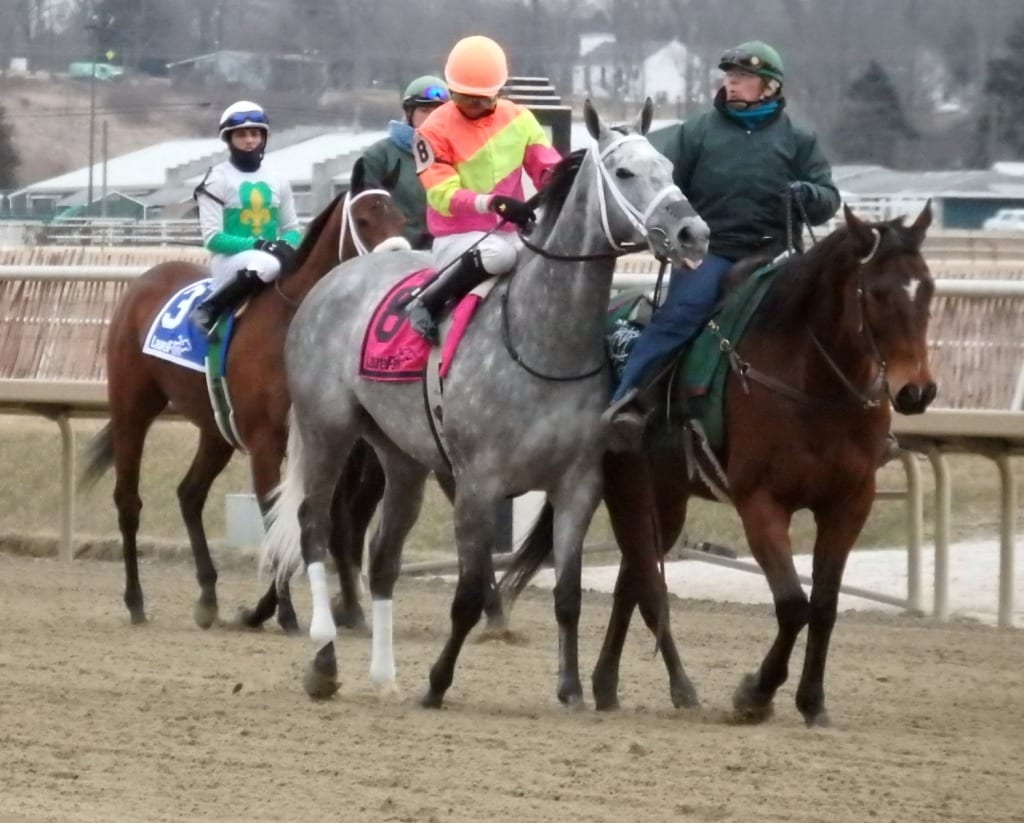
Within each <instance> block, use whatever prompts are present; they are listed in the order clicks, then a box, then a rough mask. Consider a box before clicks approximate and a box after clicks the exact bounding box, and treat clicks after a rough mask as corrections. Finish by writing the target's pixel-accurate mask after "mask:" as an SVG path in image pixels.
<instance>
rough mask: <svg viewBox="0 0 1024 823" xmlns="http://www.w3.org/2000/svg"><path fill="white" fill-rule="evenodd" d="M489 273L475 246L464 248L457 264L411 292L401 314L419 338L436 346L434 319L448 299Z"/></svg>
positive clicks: (462, 293)
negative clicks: (468, 249)
mask: <svg viewBox="0 0 1024 823" xmlns="http://www.w3.org/2000/svg"><path fill="white" fill-rule="evenodd" d="M492 276H493V275H491V273H490V272H488V271H487V270H485V269H484V264H483V261H482V260H481V259H480V252H479V251H477V250H476V249H473V250H472V251H467V252H466V253H465V254H463V255H462V257H460V258H459V262H458V263H456V264H455V265H454V266H452V267H451V268H450V269H448V271H446V272H445V273H444V274H442V275H441V276H440V277H438V278H437V280H435V281H434V282H433V283H431V284H430V285H429V286H427V287H426V288H425V289H423V290H422V291H421V292H419V293H418V294H416V295H414V296H413V299H412V300H411V301H410V302H409V303H408V304H406V307H405V313H406V315H407V316H408V317H409V325H410V326H412V329H413V331H415V332H416V333H417V334H418V335H419V336H420V337H422V338H424V339H425V340H427V341H429V342H430V343H432V344H434V345H436V344H437V343H438V336H437V318H438V317H439V316H440V314H441V311H442V310H443V309H444V307H445V304H447V303H448V302H449V301H450V300H459V299H461V298H463V297H465V296H466V295H467V294H469V293H470V292H471V291H472V290H473V289H475V288H476V287H477V286H479V285H480V284H481V283H483V282H484V280H486V279H487V278H488V277H492Z"/></svg>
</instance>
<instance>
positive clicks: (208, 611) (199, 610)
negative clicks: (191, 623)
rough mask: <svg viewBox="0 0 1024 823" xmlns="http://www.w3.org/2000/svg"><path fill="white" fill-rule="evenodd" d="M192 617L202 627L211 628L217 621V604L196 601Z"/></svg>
mask: <svg viewBox="0 0 1024 823" xmlns="http://www.w3.org/2000/svg"><path fill="white" fill-rule="evenodd" d="M192 617H193V618H194V619H195V621H196V625H197V626H198V627H199V628H200V629H208V628H210V626H212V625H213V624H214V623H216V622H217V604H216V603H214V604H213V605H210V604H209V603H203V602H199V603H196V607H195V609H194V610H193V611H192Z"/></svg>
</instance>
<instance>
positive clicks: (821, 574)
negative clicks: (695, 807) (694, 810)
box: [502, 204, 936, 725]
mask: <svg viewBox="0 0 1024 823" xmlns="http://www.w3.org/2000/svg"><path fill="white" fill-rule="evenodd" d="M930 223H931V206H930V204H929V205H928V206H926V207H925V209H924V211H922V213H921V214H920V216H918V218H917V219H916V220H915V222H914V223H913V225H911V226H909V227H906V226H904V225H903V222H902V221H891V222H885V223H866V222H863V221H861V220H859V219H858V218H857V217H856V216H855V215H854V214H853V213H851V212H850V211H849V210H848V209H847V210H846V226H845V227H841V228H839V229H837V230H836V231H834V232H833V233H832V234H830V235H829V236H828V237H826V238H825V239H824V240H822V241H821V242H820V243H819V244H817V245H816V246H815V247H814V248H813V249H811V250H810V251H809V252H808V253H807V254H805V255H803V256H799V257H793V258H790V259H789V260H788V261H787V262H786V263H785V264H784V265H783V268H782V269H781V270H780V271H779V272H778V273H777V274H776V276H775V281H774V284H773V285H772V286H771V287H770V289H769V291H768V292H767V294H766V295H765V298H764V300H763V302H762V303H761V305H760V307H759V308H758V310H757V312H756V314H755V315H754V317H753V319H752V320H751V324H750V326H749V327H748V329H747V331H746V333H745V334H744V335H743V337H742V338H741V340H740V342H739V344H738V345H737V346H736V354H737V359H736V361H735V364H736V366H737V369H734V370H733V371H731V372H730V374H729V376H728V378H727V384H726V390H725V407H724V425H725V444H724V447H723V448H722V449H721V450H719V452H718V453H717V455H716V457H717V460H718V462H719V463H720V465H721V467H722V468H723V474H724V478H725V480H726V481H727V483H726V484H725V489H724V491H725V495H726V496H727V497H728V499H729V500H730V501H731V503H732V504H733V505H734V506H735V507H736V510H737V512H738V513H739V516H740V518H741V520H742V522H743V527H744V531H745V533H746V536H747V541H748V543H749V545H750V550H751V553H752V554H753V556H754V558H755V559H756V560H757V562H758V564H759V565H760V566H761V569H762V570H763V571H764V573H765V576H766V577H767V579H768V585H769V587H770V588H771V591H772V596H773V598H774V601H775V615H776V619H777V621H778V634H777V635H776V638H775V641H774V642H773V643H772V645H771V647H770V649H769V650H768V653H767V655H766V656H765V658H764V660H763V661H762V662H761V666H760V668H759V669H758V671H757V672H756V674H748V675H746V676H745V677H744V678H743V680H742V682H741V683H740V685H739V688H738V689H737V690H736V693H735V695H734V696H733V705H734V709H735V712H736V716H737V718H738V719H740V720H743V721H746V722H759V721H762V720H764V719H766V718H767V717H769V716H770V715H771V712H772V700H773V698H774V696H775V692H776V691H777V690H778V688H779V687H780V686H781V685H782V684H783V683H784V682H785V680H786V677H787V675H788V666H789V658H790V655H791V653H792V651H793V646H794V643H795V642H796V639H797V636H798V634H799V633H800V631H801V630H802V629H803V627H804V626H805V625H806V626H808V638H807V652H806V656H805V658H804V667H803V673H802V675H801V678H800V684H799V686H798V687H797V692H796V705H797V708H798V709H799V711H800V712H801V713H802V714H803V716H804V719H805V721H806V722H807V724H808V725H815V724H816V725H825V724H827V723H828V714H827V712H826V709H825V691H824V676H825V658H826V656H827V653H828V646H829V640H830V638H831V635H832V628H833V626H834V624H835V619H836V604H837V601H838V596H839V585H840V582H841V580H842V576H843V568H844V566H845V564H846V558H847V556H848V554H849V552H850V549H851V548H852V547H853V544H854V542H855V541H856V539H857V536H858V535H859V534H860V531H861V528H862V527H863V525H864V522H865V520H866V519H867V516H868V514H869V512H870V511H871V506H872V503H873V501H874V498H875V471H876V468H877V466H878V464H879V461H880V458H881V457H882V454H883V451H884V449H885V444H886V437H887V434H888V431H889V422H890V416H891V408H890V405H891V407H892V408H895V409H896V411H898V412H900V413H902V414H919V413H921V412H923V411H924V410H925V409H926V408H927V406H928V405H929V404H930V403H931V401H932V400H933V399H934V397H935V390H936V388H935V383H934V381H933V380H932V376H931V373H930V371H929V367H928V349H927V337H926V334H927V327H928V316H929V304H930V302H931V298H932V293H933V291H934V283H933V281H932V278H931V275H930V274H929V272H928V267H927V265H926V264H925V262H924V259H923V258H922V256H921V243H922V241H923V240H924V235H925V232H926V230H927V228H928V226H929V225H930ZM658 426H659V427H660V428H661V431H660V432H659V431H657V430H655V431H652V432H651V434H650V436H649V437H648V441H647V443H646V447H645V449H644V450H643V452H642V453H640V454H609V455H607V456H606V459H605V464H604V469H605V471H604V483H605V486H604V501H605V504H606V506H607V507H608V512H609V515H610V517H611V522H612V527H613V529H614V532H615V537H616V540H617V541H618V544H619V547H620V549H621V551H622V562H621V565H620V567H619V576H618V580H617V582H616V585H615V594H614V603H613V606H612V614H611V618H610V620H609V625H608V631H607V633H606V635H605V641H604V645H603V647H602V649H601V654H600V656H599V659H598V662H597V665H596V667H595V669H594V674H593V679H592V685H593V689H594V699H595V703H596V706H597V708H598V709H612V708H616V707H617V706H618V695H617V692H618V676H619V674H618V673H619V660H620V658H621V654H622V648H623V644H624V642H625V638H626V631H627V628H628V626H629V621H630V617H631V616H632V613H633V609H634V607H636V606H639V607H640V613H641V615H642V616H643V618H644V621H645V622H646V623H647V626H648V627H649V628H650V629H651V631H653V632H654V633H655V635H656V637H658V639H659V643H660V648H661V651H662V656H663V658H664V661H665V665H666V667H667V669H668V673H669V684H670V694H671V698H672V701H673V703H674V704H675V705H676V706H677V707H678V706H693V705H696V703H697V695H696V691H695V690H694V687H693V685H692V684H691V683H690V680H689V679H688V678H687V676H686V673H685V672H684V670H683V666H682V663H681V662H680V659H679V654H678V652H677V650H676V646H675V642H674V640H673V639H672V635H671V633H670V631H669V629H668V621H667V619H666V616H667V609H668V598H667V593H666V589H665V582H664V577H663V575H662V574H661V569H660V563H661V562H662V560H663V557H664V550H667V549H668V548H669V547H671V546H672V545H673V544H674V543H675V541H676V539H677V538H678V537H679V535H680V533H681V531H682V529H683V525H684V523H685V519H686V505H687V500H688V498H689V497H690V496H691V495H698V496H701V497H710V496H711V494H710V493H711V489H710V488H709V487H708V485H707V484H706V483H705V482H704V481H702V480H701V474H703V476H704V477H713V476H714V471H713V469H712V470H710V471H705V472H703V473H702V472H696V473H695V472H694V471H693V469H694V467H693V466H692V465H691V464H690V461H688V459H687V456H686V453H687V452H688V451H689V450H687V449H685V448H683V447H682V446H681V445H680V443H679V438H678V432H679V429H678V425H672V424H670V425H668V426H666V425H665V424H658ZM672 429H674V431H671V430H672ZM690 453H691V454H692V452H690ZM799 509H809V510H810V511H811V513H812V514H813V516H814V519H815V523H816V525H817V536H816V539H815V543H814V571H813V584H812V587H811V596H810V599H808V598H807V596H806V595H805V594H804V591H803V589H802V587H801V585H800V581H799V579H798V578H797V573H796V570H795V568H794V565H793V556H792V547H791V545H790V536H789V529H790V521H791V518H792V516H793V513H794V512H796V511H797V510H799ZM548 514H549V513H545V517H546V518H547V519H548V522H550V520H549V518H548ZM536 534H537V535H539V534H540V530H539V529H538V530H537V532H536ZM550 545H551V544H550V542H549V540H540V539H539V537H538V539H537V540H536V541H531V542H530V543H528V544H527V545H525V546H524V547H523V549H522V550H521V551H520V553H519V555H518V556H517V557H516V559H515V561H514V565H513V567H512V569H510V571H509V572H508V573H507V574H506V577H505V578H504V579H503V581H502V588H503V590H504V591H505V592H507V593H508V594H509V596H510V598H511V599H514V598H515V596H516V595H518V594H519V592H521V591H522V588H523V586H525V584H526V582H527V581H528V580H529V578H530V577H531V576H532V574H533V573H534V572H535V571H536V569H537V568H538V567H539V565H540V563H541V562H542V561H543V560H544V558H545V557H546V555H547V553H548V552H549V549H550Z"/></svg>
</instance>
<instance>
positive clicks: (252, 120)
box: [220, 111, 270, 130]
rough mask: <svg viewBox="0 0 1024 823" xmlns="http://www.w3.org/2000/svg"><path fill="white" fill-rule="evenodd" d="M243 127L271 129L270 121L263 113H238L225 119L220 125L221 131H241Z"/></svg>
mask: <svg viewBox="0 0 1024 823" xmlns="http://www.w3.org/2000/svg"><path fill="white" fill-rule="evenodd" d="M243 126H252V127H253V128H257V129H259V128H262V129H268V128H270V121H269V120H268V119H267V115H266V114H264V113H263V112H262V111H236V112H232V113H231V114H230V115H228V116H227V117H226V118H224V121H223V122H222V123H221V124H220V127H221V130H224V129H240V128H242V127H243Z"/></svg>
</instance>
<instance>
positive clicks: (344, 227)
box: [274, 189, 391, 308]
mask: <svg viewBox="0 0 1024 823" xmlns="http://www.w3.org/2000/svg"><path fill="white" fill-rule="evenodd" d="M368 194H380V195H383V196H384V197H387V198H390V197H391V192H389V191H387V190H386V189H363V191H361V192H359V193H358V194H356V195H353V194H352V191H351V190H349V191H347V192H345V198H344V199H343V200H342V201H341V229H340V230H339V231H338V260H339V261H340V260H341V258H342V254H343V252H342V249H343V248H344V246H345V232H346V231H348V233H349V234H350V235H351V236H352V245H353V246H355V249H356V255H357V256H358V257H362V256H363V255H364V254H369V253H370V252H371V251H373V249H371V248H370V247H369V246H367V245H366V243H364V242H363V239H362V238H361V237H360V236H359V230H358V228H357V226H356V221H355V219H353V217H352V207H353V206H354V205H355V204H356V202H357V201H358V200H359V199H360V198H362V197H365V196H366V195H368ZM285 279H287V278H284V277H279V278H277V279H276V280H275V281H274V291H276V292H277V294H278V296H280V298H281V299H282V300H284V302H285V303H287V304H288V305H289V306H291V307H292V308H295V307H296V306H298V305H299V301H298V300H294V299H292V298H291V297H289V296H288V295H287V294H285V293H284V292H283V291H281V281H282V280H285Z"/></svg>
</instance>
